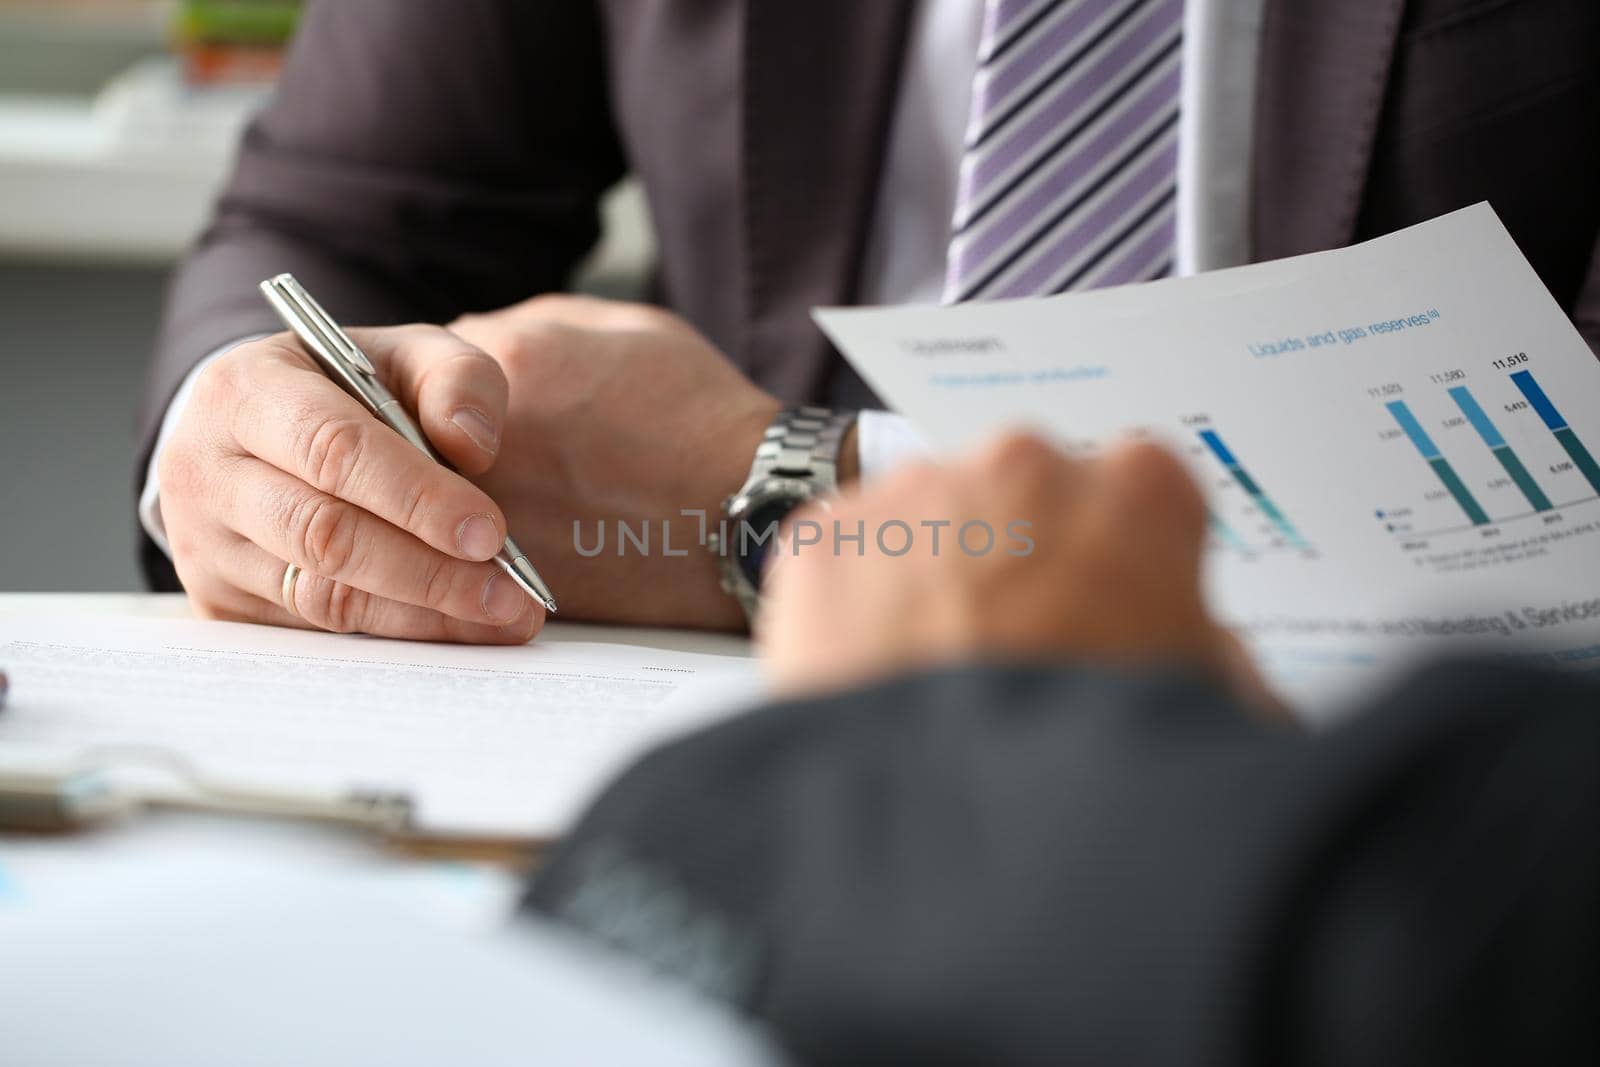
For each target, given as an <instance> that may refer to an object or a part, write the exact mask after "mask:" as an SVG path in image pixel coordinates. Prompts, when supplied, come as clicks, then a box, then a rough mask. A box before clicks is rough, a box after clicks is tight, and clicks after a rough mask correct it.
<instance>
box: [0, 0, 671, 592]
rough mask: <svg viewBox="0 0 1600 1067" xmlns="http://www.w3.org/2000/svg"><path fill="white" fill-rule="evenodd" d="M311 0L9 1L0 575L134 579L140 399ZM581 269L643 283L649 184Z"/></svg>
mask: <svg viewBox="0 0 1600 1067" xmlns="http://www.w3.org/2000/svg"><path fill="white" fill-rule="evenodd" d="M297 6H298V0H0V591H122V590H133V589H137V588H139V586H140V579H139V574H138V570H137V567H136V566H135V562H134V545H135V541H134V538H135V522H136V520H135V518H134V513H133V477H134V473H133V453H134V449H135V447H136V442H135V438H134V433H135V429H134V417H135V410H136V406H137V404H138V399H139V395H140V390H141V382H142V377H143V372H144V367H145V363H146V361H147V359H148V356H149V352H150V347H151V344H152V342H153V340H154V337H155V332H156V328H157V324H158V321H159V318H160V312H161V301H162V299H163V295H164V292H165V288H166V283H167V278H168V276H169V274H170V272H171V270H172V267H173V264H174V263H175V262H176V260H177V258H178V257H179V256H180V255H181V254H182V252H183V250H184V248H185V247H186V246H187V245H188V244H189V242H190V241H191V240H193V238H194V236H195V235H196V234H197V233H198V231H199V229H200V227H201V226H202V225H203V224H204V221H205V218H206V215H207V212H208V210H209V203H210V199H211V196H212V195H213V193H214V192H215V190H216V189H217V188H218V186H219V185H220V184H221V182H222V181H223V179H224V177H225V175H226V173H227V170H228V167H229V165H230V161H231V157H232V153H233V146H234V144H235V142H236V140H237V137H238V135H239V132H240V131H241V130H242V129H243V127H244V125H245V123H246V122H247V121H248V119H249V116H250V115H251V114H252V113H253V112H254V111H255V110H256V109H257V108H259V107H260V106H261V105H262V104H263V103H264V102H265V100H266V99H267V98H268V96H269V95H270V92H271V82H272V79H273V76H274V73H275V70H276V67H277V64H278V61H279V59H280V58H281V54H282V47H283V42H284V40H285V39H286V37H287V36H288V35H289V34H290V33H292V30H293V25H294V20H295V17H296V11H297ZM606 216H607V237H606V241H605V243H604V245H603V246H602V247H601V248H600V249H599V250H597V252H596V254H595V256H594V257H592V258H591V260H590V262H589V263H587V264H586V265H585V266H584V268H583V269H582V270H581V271H580V272H579V276H578V277H577V278H576V279H575V280H574V284H575V286H576V287H578V288H581V289H584V290H586V291H590V292H596V293H599V294H601V295H608V296H618V297H629V296H637V295H638V294H639V292H640V291H641V287H642V279H643V277H644V275H645V273H646V272H647V270H648V264H649V261H650V258H651V255H652V251H651V243H650V238H649V223H648V220H647V218H646V215H645V211H644V205H643V198H642V196H640V195H639V193H638V191H637V189H636V188H634V187H632V186H629V185H624V186H623V187H621V188H619V189H618V190H617V191H616V192H615V193H614V194H613V195H612V197H611V198H610V200H609V201H608V203H607V205H606Z"/></svg>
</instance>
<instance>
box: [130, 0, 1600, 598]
mask: <svg viewBox="0 0 1600 1067" xmlns="http://www.w3.org/2000/svg"><path fill="white" fill-rule="evenodd" d="M910 8H911V4H910V2H909V0H872V2H870V3H864V2H861V0H804V2H800V0H595V2H579V0H451V2H450V3H449V4H448V5H446V4H442V3H438V2H436V0H323V2H313V3H312V4H311V5H310V9H309V12H308V15H307V19H306V23H305V26H304V28H303V30H302V32H301V34H300V37H299V40H298V42H297V44H296V46H295V48H294V50H293V53H292V55H291V58H290V61H289V65H288V70H287V73H286V75H285V78H284V82H283V87H282V89H281V91H280V92H279V94H278V97H277V99H276V102H275V103H274V104H273V106H272V107H271V109H270V110H269V111H268V113H267V114H266V115H265V116H264V117H263V118H262V119H261V120H260V121H259V122H257V123H256V124H255V126H254V127H253V128H252V130H251V131H250V134H249V136H248V138H247V140H246V143H245V145H244V147H243V150H242V153H241V156H240V159H239V163H238V167H237V170H236V172H235V173H234V175H233V178H232V180H231V182H230V183H229V185H228V187H227V189H226V191H225V192H224V194H223V196H222V198H221V199H220V201H219V203H218V206H217V211H216V216H215V221H214V222H213V224H212V226H211V228H210V230H209V231H208V232H207V233H206V235H205V236H204V238H203V239H202V240H201V242H200V244H199V246H198V247H197V248H196V250H195V251H194V253H193V254H192V255H191V256H190V257H189V258H188V261H187V262H186V263H185V264H184V266H183V268H182V269H181V270H180V272H179V274H178V277H177V280H176V283H175V286H174V289H173V294H172V298H171V303H170V307H169V309H168V314H167V319H166V324H165V329H164V331H163V334H162V337H161V340H160V342H159V347H158V350H157V353H156V357H155V361H154V364H153V367H152V370H151V373H150V377H149V385H148V390H147V393H146V399H145V406H144V415H143V419H142V425H143V429H142V434H143V447H142V448H141V450H140V463H139V467H138V470H139V472H140V478H141V479H142V472H143V470H144V462H145V459H146V457H147V456H148V452H149V449H150V447H151V444H152V443H153V440H154V435H155V430H156V427H157V425H158V422H159V419H160V414H161V412H162V411H164V410H165V407H166V404H167V402H168V400H169V399H170V397H171V396H172V394H173V392H174V391H175V390H176V388H177V386H178V384H179V382H181V381H182V379H183V377H184V375H185V374H186V373H187V372H188V370H189V369H190V368H191V367H192V366H193V365H194V363H195V362H196V361H197V360H199V359H200V358H201V357H202V356H204V355H205V354H206V353H207V352H209V351H211V350H212V349H213V348H215V347H216V346H217V345H219V344H223V343H225V342H227V341H228V340H231V339H233V338H236V337H240V336H244V335H247V334H251V333H256V332H263V331H269V330H274V329H276V328H277V327H276V323H275V321H274V320H273V319H272V317H271V316H270V314H269V313H268V312H267V310H266V308H265V307H264V305H263V304H262V301H261V300H260V297H259V296H258V295H257V293H256V290H255V286H256V283H257V282H259V281H260V280H261V279H262V278H264V277H267V276H268V275H270V274H273V273H276V272H278V271H285V270H289V271H293V272H295V273H296V274H298V275H299V276H300V277H301V278H302V279H303V280H304V281H306V282H307V284H308V285H309V286H310V287H311V288H312V289H313V290H314V291H316V292H317V293H319V294H320V295H322V297H323V299H324V301H325V302H326V303H327V304H328V305H329V308H330V310H331V311H332V312H333V313H334V314H335V315H336V316H338V317H340V318H341V319H343V320H345V321H349V322H353V323H362V324H373V325H377V324H385V323H395V322H403V321H419V320H420V321H446V320H448V319H450V318H453V317H454V316H456V315H457V314H459V313H461V312H464V311H469V310H485V309H490V308H494V307H498V306H503V305H506V304H510V303H513V302H515V301H517V300H519V299H522V298H524V297H526V296H529V295H530V294H533V293H536V292H540V291H546V290H553V289H559V288H561V287H562V286H563V285H564V284H565V282H566V279H567V277H568V275H569V273H570V271H571V269H572V267H573V265H574V264H575V263H576V262H577V260H578V259H579V258H580V257H581V256H582V255H583V254H584V252H585V251H586V250H587V249H588V248H589V247H590V246H591V245H592V243H593V241H594V240H595V238H596V235H597V222H596V203H597V200H598V197H599V196H600V194H601V193H602V192H603V190H604V189H605V188H606V187H607V186H609V185H610V184H611V183H612V182H614V181H615V180H616V179H617V178H618V177H619V176H620V175H621V174H623V173H624V172H625V171H627V170H630V169H631V170H632V171H633V172H635V173H636V174H638V175H639V176H640V177H641V179H642V180H643V182H644V184H645V187H646V189H647V190H648V193H649V198H650V203H651V206H652V208H653V212H654V215H655V219H656V225H657V228H658V231H659V233H658V236H659V239H660V246H661V264H660V277H659V293H660V297H661V299H662V301H663V302H664V303H666V304H667V305H668V306H670V307H672V308H674V309H675V310H677V311H679V312H680V313H682V314H683V315H685V316H686V317H688V318H689V319H690V320H691V321H692V322H694V323H695V324H696V325H697V326H699V327H700V329H702V330H703V331H704V332H705V333H706V334H707V335H708V336H709V337H710V338H711V340H712V341H714V342H715V343H716V344H717V345H718V346H720V347H721V348H722V349H723V351H725V352H727V353H728V355H729V356H730V357H731V358H732V359H733V360H734V361H735V362H736V363H737V364H738V365H739V366H741V367H742V368H743V369H744V370H745V371H746V372H747V373H748V374H749V375H750V376H751V377H752V378H753V379H754V380H755V381H757V382H759V383H760V384H761V385H763V386H764V387H766V388H767V389H769V390H771V391H772V392H773V393H775V394H777V395H778V396H780V397H781V398H783V399H784V400H787V401H791V402H794V401H801V400H808V399H810V400H816V399H831V400H834V401H837V402H844V403H862V402H865V401H868V400H870V396H869V394H868V393H867V390H866V389H865V387H864V386H863V385H862V384H861V382H860V380H859V379H857V378H856V377H855V375H854V374H853V373H852V372H851V371H850V370H849V369H848V368H847V367H846V366H844V364H843V363H842V362H841V361H840V360H839V358H838V357H837V355H836V354H835V353H833V352H832V351H831V350H830V349H829V347H828V345H827V343H826V342H825V340H824V339H823V337H822V336H821V335H820V333H819V332H818V331H817V330H816V329H815V327H814V326H813V325H812V323H811V322H810V319H809V317H808V314H807V312H808V310H809V309H810V308H811V307H813V306H815V305H818V304H840V303H849V302H851V301H852V299H853V298H854V296H855V294H856V291H857V285H858V281H859V274H860V265H861V259H862V249H863V243H864V239H865V236H866V233H867V229H868V222H869V214H870V211H871V209H872V205H873V199H874V193H875V191H876V188H877V184H878V178H879V173H880V170H881V167H882V163H883V156H884V146H885V143H886V140H887V138H886V130H887V125H888V122H889V119H890V115H891V113H892V110H893V104H894V94H895V90H896V87H897V85H898V83H899V65H900V61H901V57H902V53H903V51H904V45H905V37H906V29H907V19H908V15H909V12H910ZM1597 55H1600V5H1597V4H1595V3H1594V0H1523V2H1520V3H1517V2H1511V0H1268V2H1267V9H1266V25H1265V30H1264V36H1263V43H1262V52H1261V58H1260V65H1261V69H1260V79H1259V86H1260V88H1259V100H1258V108H1257V111H1258V113H1257V137H1256V146H1255V160H1254V168H1253V169H1254V180H1255V194H1254V198H1253V208H1252V228H1253V234H1252V250H1253V253H1254V255H1255V257H1256V258H1258V259H1272V258H1277V257H1280V256H1286V255H1293V254H1296V253H1300V252H1309V251H1315V250H1318V249H1323V248H1330V247H1335V246H1339V245H1343V244H1347V243H1349V242H1350V241H1352V240H1357V239H1361V238H1365V237H1369V236H1374V235H1377V234H1380V233H1384V232H1387V231H1389V230H1392V229H1395V228H1397V227H1400V226H1403V225H1406V224H1408V223H1412V222H1417V221H1421V220H1423V219H1426V218H1430V217H1432V216H1434V215H1437V214H1440V213H1442V212H1444V211H1447V210H1451V209H1453V208H1457V207H1461V206H1463V205H1466V204H1469V203H1473V202H1475V201H1478V200H1485V199H1486V200H1489V201H1490V202H1491V203H1492V204H1493V205H1494V207H1495V209H1496V210H1497V211H1499V213H1500V215H1501V216H1502V218H1504V219H1505V221H1506V223H1507V225H1508V226H1509V227H1510V229H1511V232H1512V233H1513V234H1514V235H1515V236H1516V238H1517V240H1518V242H1519V243H1520V244H1521V246H1522V248H1523V249H1524V251H1525V252H1526V253H1527V254H1528V256H1529V258H1530V259H1531V260H1532V261H1533V264H1534V266H1535V267H1536V268H1537V269H1538V271H1539V273H1540V275H1541V276H1542V277H1543V278H1544V280H1545V282H1546V284H1548V285H1549V287H1550V289H1551V291H1552V292H1553V293H1554V294H1555V296H1556V298H1557V299H1558V300H1559V301H1560V303H1561V305H1562V306H1563V307H1565V308H1567V309H1569V311H1570V312H1571V314H1572V315H1573V316H1574V318H1575V319H1576V320H1577V322H1578V324H1579V326H1580V327H1581V328H1582V329H1583V330H1584V332H1585V335H1586V336H1587V337H1588V338H1589V339H1590V341H1591V343H1592V344H1594V345H1595V346H1596V348H1597V350H1600V247H1597V242H1596V238H1597V234H1600V63H1597V62H1596V61H1595V57H1596V56H1597ZM146 560H147V564H148V567H147V569H148V570H149V571H150V573H151V575H152V578H153V579H155V580H156V581H157V582H158V583H159V584H168V583H170V582H172V581H173V578H172V575H171V572H170V568H167V567H165V565H164V564H165V561H164V560H163V559H162V558H161V556H160V555H159V553H156V552H154V551H153V550H149V546H147V551H146Z"/></svg>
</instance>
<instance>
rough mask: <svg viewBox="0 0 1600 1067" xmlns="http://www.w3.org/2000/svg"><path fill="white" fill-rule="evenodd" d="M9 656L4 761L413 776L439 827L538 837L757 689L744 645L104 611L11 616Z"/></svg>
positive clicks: (359, 783) (249, 781)
mask: <svg viewBox="0 0 1600 1067" xmlns="http://www.w3.org/2000/svg"><path fill="white" fill-rule="evenodd" d="M0 664H3V665H4V667H5V670H6V672H7V674H8V675H9V676H10V680H11V694H10V699H9V701H8V703H7V705H6V708H5V711H4V712H3V713H0V770H5V769H11V770H16V769H29V768H33V769H44V770H51V771H59V770H63V769H70V768H73V767H77V766H82V765H83V764H84V763H86V762H87V763H105V764H107V765H109V766H111V767H113V768H115V767H117V766H119V765H121V764H124V763H129V762H131V763H135V764H137V763H139V762H140V761H139V759H138V758H137V757H139V755H140V754H141V753H148V752H151V751H152V750H153V751H155V752H162V751H166V752H171V753H174V754H177V755H178V756H180V757H182V758H183V759H184V760H185V761H186V762H187V763H189V764H191V765H192V766H193V767H194V768H195V769H196V770H198V771H199V772H200V773H202V774H203V775H204V776H205V777H206V778H207V779H210V780H214V781H216V782H219V783H224V784H226V785H228V786H230V787H235V788H246V787H247V788H255V789H265V790H293V791H297V792H310V793H312V794H314V795H323V794H328V795H340V794H343V793H345V792H347V791H350V790H378V791H385V792H401V793H406V794H409V795H410V797H411V799H412V800H413V802H414V803H415V804H416V814H417V818H418V822H419V825H420V826H421V827H422V828H424V829H444V830H451V831H474V832H485V833H504V834H512V835H519V836H527V837H536V838H547V837H554V836H557V835H558V834H560V833H561V832H563V831H565V830H566V829H567V828H568V827H569V825H570V822H571V820H572V819H573V818H574V817H575V816H576V815H577V814H578V813H579V812H580V811H581V809H582V807H583V805H584V804H585V803H586V802H587V801H588V800H589V799H590V798H591V797H592V796H593V795H594V793H595V792H596V791H598V790H599V789H600V788H601V787H602V786H603V785H604V784H605V782H606V781H607V779H608V778H609V777H610V776H611V775H613V774H615V773H616V772H617V771H619V770H620V769H622V767H623V766H624V765H625V764H626V763H627V762H628V761H630V760H631V759H633V758H635V757H637V756H638V755H640V754H641V753H643V752H644V751H645V750H646V749H647V748H649V747H650V746H651V745H653V744H656V743H659V742H660V741H662V740H664V739H666V738H669V737H671V736H674V735H675V734H678V733H681V732H683V731H686V730H688V729H691V728H693V727H694V726H696V725H700V724H703V723H705V722H707V721H709V720H711V719H713V718H715V717H717V716H719V715H723V714H727V713H728V712H729V711H732V710H734V709H736V708H737V707H738V706H740V705H741V704H742V703H743V702H746V701H748V700H751V699H753V697H754V695H755V693H756V691H757V686H756V674H755V664H754V661H752V660H749V659H746V658H743V657H737V656H720V655H707V654H695V653H686V652H671V651H663V650H660V649H654V648H646V647H640V646H638V645H629V644H611V643H600V642H584V641H550V642H536V643H535V644H533V645H529V646H527V647H521V648H473V647H463V646H454V645H450V646H447V645H426V644H408V643H401V642H392V641H381V640H374V639H370V638H360V637H338V636H334V635H330V634H316V633H306V632H302V631H298V630H285V629H274V628H269V627H259V626H245V625H238V624H229V623H209V622H199V621H189V620H155V619H140V620H108V619H105V618H100V617H92V616H86V617H82V618H72V617H68V618H62V619H44V620H29V619H26V618H22V617H8V618H0ZM130 757H133V758H132V759H130Z"/></svg>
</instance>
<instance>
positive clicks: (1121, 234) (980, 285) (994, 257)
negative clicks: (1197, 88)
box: [944, 0, 1183, 303]
mask: <svg viewBox="0 0 1600 1067" xmlns="http://www.w3.org/2000/svg"><path fill="white" fill-rule="evenodd" d="M1182 52H1183V0H988V7H987V9H986V11H985V12H984V20H983V35H982V44H981V45H980V48H979V53H978V73H977V77H976V79H975V80H974V82H973V90H972V118H971V121H970V122H969V124H968V126H967V144H966V150H965V153H964V154H963V156H962V160H961V178H960V184H959V186H958V192H957V197H956V214H955V220H954V224H953V236H952V237H951V241H950V252H949V259H948V262H947V265H946V271H945V292H944V299H945V302H946V303H954V302H956V301H961V300H973V299H998V298H1004V297H1018V296H1039V295H1043V294H1046V293H1059V292H1063V291H1065V290H1068V289H1096V288H1100V287H1102V286H1108V285H1122V284H1125V283H1127V282H1137V281H1147V280H1149V279H1152V278H1159V277H1161V276H1163V275H1165V274H1168V273H1170V272H1171V271H1172V266H1173V257H1174V255H1175V252H1176V246H1177V203H1176V201H1177V191H1178V100H1179V86H1180V74H1181V71H1180V63H1181V60H1182Z"/></svg>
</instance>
